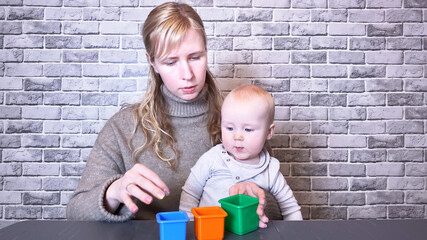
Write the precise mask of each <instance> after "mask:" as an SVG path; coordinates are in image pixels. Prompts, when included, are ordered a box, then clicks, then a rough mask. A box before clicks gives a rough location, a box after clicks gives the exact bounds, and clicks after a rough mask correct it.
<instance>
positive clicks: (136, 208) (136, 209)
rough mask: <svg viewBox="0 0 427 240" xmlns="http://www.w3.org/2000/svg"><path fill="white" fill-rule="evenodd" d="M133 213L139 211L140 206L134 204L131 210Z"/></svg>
mask: <svg viewBox="0 0 427 240" xmlns="http://www.w3.org/2000/svg"><path fill="white" fill-rule="evenodd" d="M130 211H131V212H133V213H136V212H137V211H138V207H137V206H133V207H132V208H131V210H130Z"/></svg>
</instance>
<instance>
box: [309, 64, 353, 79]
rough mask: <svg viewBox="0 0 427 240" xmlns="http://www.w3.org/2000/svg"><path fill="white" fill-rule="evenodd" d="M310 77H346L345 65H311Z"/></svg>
mask: <svg viewBox="0 0 427 240" xmlns="http://www.w3.org/2000/svg"><path fill="white" fill-rule="evenodd" d="M312 77H319V78H342V77H347V67H346V66H339V65H313V66H312Z"/></svg>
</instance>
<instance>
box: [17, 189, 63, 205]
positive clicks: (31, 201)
mask: <svg viewBox="0 0 427 240" xmlns="http://www.w3.org/2000/svg"><path fill="white" fill-rule="evenodd" d="M59 198H60V195H59V193H47V192H26V193H23V194H22V203H23V204H24V205H54V204H59Z"/></svg>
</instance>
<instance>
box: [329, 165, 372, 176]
mask: <svg viewBox="0 0 427 240" xmlns="http://www.w3.org/2000/svg"><path fill="white" fill-rule="evenodd" d="M329 175H330V176H340V177H346V176H348V177H363V176H366V174H365V165H364V164H348V163H342V164H330V165H329Z"/></svg>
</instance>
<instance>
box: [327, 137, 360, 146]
mask: <svg viewBox="0 0 427 240" xmlns="http://www.w3.org/2000/svg"><path fill="white" fill-rule="evenodd" d="M329 146H330V147H336V148H360V147H366V137H365V136H331V137H329Z"/></svg>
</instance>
